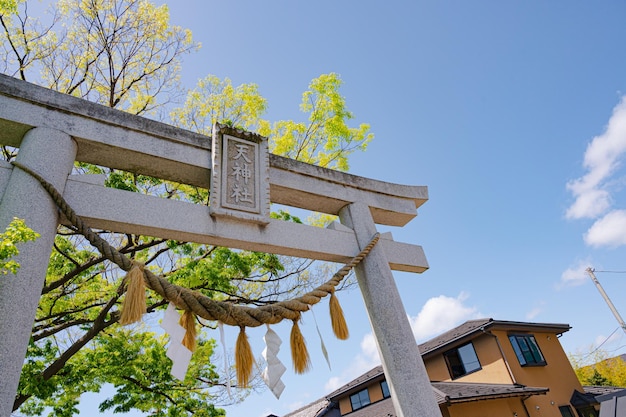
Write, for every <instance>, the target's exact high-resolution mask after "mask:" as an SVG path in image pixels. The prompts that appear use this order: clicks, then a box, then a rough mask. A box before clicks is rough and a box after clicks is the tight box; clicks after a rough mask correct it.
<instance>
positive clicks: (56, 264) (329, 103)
mask: <svg viewBox="0 0 626 417" xmlns="http://www.w3.org/2000/svg"><path fill="white" fill-rule="evenodd" d="M28 10H29V9H28V1H25V0H0V24H1V25H2V32H1V33H0V70H2V71H3V72H5V73H8V74H10V75H12V76H16V77H19V78H21V79H24V80H28V81H31V82H37V83H39V84H41V85H43V86H46V87H49V88H51V89H54V90H57V91H60V92H63V93H67V94H72V95H75V96H78V97H81V98H84V99H87V100H91V101H94V102H97V103H100V104H103V105H106V106H109V107H114V108H117V109H120V110H124V111H127V112H130V113H133V114H141V115H147V116H153V117H154V116H156V114H155V111H156V110H158V109H160V108H161V107H162V106H163V108H168V109H171V111H170V117H171V122H172V123H173V124H175V125H178V126H181V127H184V128H187V129H191V130H194V131H197V132H201V133H205V134H207V133H209V132H210V129H211V126H212V125H213V123H215V122H221V123H227V124H230V125H232V126H236V127H240V128H243V129H246V130H251V131H256V132H258V133H260V134H262V135H265V136H267V137H268V138H269V141H270V148H271V150H272V151H273V152H274V153H278V154H282V155H285V156H289V157H292V158H295V159H299V160H302V161H305V162H309V163H314V164H318V165H322V166H325V167H331V168H336V169H341V170H347V169H348V156H349V155H350V154H351V153H352V152H354V151H356V150H364V149H365V148H366V146H367V144H368V142H369V141H371V139H372V135H371V134H370V133H369V126H367V125H366V124H362V125H360V126H358V127H356V128H354V127H350V126H349V125H348V122H349V121H350V120H351V119H352V118H353V115H352V113H351V112H350V111H349V110H348V109H347V107H346V102H345V99H344V98H343V97H342V96H341V94H340V93H339V90H340V86H341V79H340V77H339V76H338V75H337V74H325V75H321V76H320V77H318V78H316V79H314V80H312V81H311V83H310V85H309V88H308V90H307V91H305V92H304V93H303V95H302V105H301V110H302V111H303V112H304V114H305V115H306V117H307V121H305V122H295V121H279V122H274V123H272V122H270V121H267V120H264V119H262V117H263V115H264V113H265V111H266V109H267V102H266V100H265V98H263V97H262V96H261V94H260V92H259V88H258V86H256V85H255V84H242V85H239V86H233V85H232V83H231V81H230V80H229V79H224V80H220V79H218V78H217V77H215V76H211V75H208V76H206V77H205V78H203V79H201V80H200V81H199V82H198V84H197V86H196V87H195V88H194V89H192V90H191V91H189V92H188V94H187V97H186V100H185V102H184V103H183V104H182V106H180V107H178V108H173V107H174V106H173V105H172V100H174V99H176V94H175V91H180V90H177V89H176V86H177V83H178V75H179V70H180V59H181V58H182V56H183V55H184V54H186V53H189V52H192V51H193V50H194V49H196V48H197V47H199V45H198V44H197V43H195V42H194V41H193V39H192V36H191V33H190V32H189V31H187V30H184V29H182V28H180V27H177V26H173V25H171V24H170V22H169V13H168V10H167V6H165V5H163V6H156V5H154V4H153V3H151V2H150V1H146V0H60V1H59V2H58V4H57V7H56V9H55V10H54V11H53V14H52V15H51V16H50V17H49V18H48V23H47V25H43V24H41V23H40V22H39V21H38V20H36V19H33V18H32V17H30V16H29V15H28ZM3 155H4V157H5V159H9V160H10V159H11V158H13V157H14V156H15V152H14V151H13V150H9V149H6V148H5V149H4V152H3ZM75 170H76V172H79V173H97V174H104V175H105V176H106V182H105V184H106V186H107V187H113V188H118V189H123V190H126V191H131V192H138V193H145V194H150V195H155V196H160V197H162V198H173V199H181V200H185V201H189V202H192V203H198V204H208V198H209V191H208V190H206V189H200V188H198V187H192V186H189V185H187V184H177V183H172V182H168V181H163V180H160V179H158V178H152V177H147V176H143V175H138V174H135V173H131V172H123V171H119V170H116V169H112V168H110V167H100V166H94V165H89V164H83V163H79V164H77V165H76V169H75ZM273 216H275V217H279V218H282V219H284V220H286V221H298V222H299V221H300V220H299V219H298V218H296V217H294V216H292V215H290V214H289V213H287V212H278V213H274V214H273ZM101 236H102V237H104V238H106V239H107V241H108V242H109V243H110V244H111V245H112V246H113V247H115V248H116V249H117V250H118V251H119V252H121V253H123V254H125V255H126V256H129V257H130V258H132V259H134V260H138V261H141V262H143V263H144V264H145V265H146V267H147V268H150V270H151V271H152V272H154V273H157V274H161V275H163V276H164V277H166V278H167V279H168V280H169V281H171V282H172V283H175V284H178V285H182V286H185V287H187V288H191V289H194V290H196V291H199V292H201V293H203V294H205V295H207V296H210V297H212V298H214V299H220V300H226V301H232V302H234V303H239V304H250V305H264V304H270V303H273V302H275V301H276V300H278V299H280V298H281V297H285V296H288V295H293V294H298V293H301V292H303V291H305V290H307V289H308V288H309V287H310V286H311V285H313V284H314V283H315V282H316V281H315V280H316V278H317V277H316V274H318V273H321V272H322V271H323V270H318V271H317V272H316V270H314V269H311V268H310V266H311V261H309V260H301V259H292V258H284V257H279V256H276V255H271V254H265V253H256V252H246V251H235V250H230V249H228V248H222V247H215V246H211V245H200V244H194V243H190V242H178V241H171V240H165V239H159V238H154V237H149V236H137V235H130V234H128V235H123V234H114V233H110V232H107V231H101ZM120 272H121V271H120V270H119V269H118V268H117V267H116V266H115V265H112V264H111V263H110V262H108V261H107V260H106V259H105V258H104V257H103V256H102V255H101V254H99V253H98V252H97V251H94V250H93V249H92V248H91V246H90V245H89V244H88V243H87V242H86V241H85V239H84V238H83V237H82V236H81V235H79V234H78V233H77V232H76V231H75V230H74V229H72V228H67V227H60V228H59V230H58V233H57V236H56V238H55V242H54V248H53V252H52V254H51V257H50V263H49V266H48V271H47V276H46V280H45V284H44V288H43V290H42V296H41V299H40V303H39V308H38V311H37V316H36V320H35V323H34V326H33V329H32V335H31V343H30V345H29V348H28V354H27V358H26V363H25V365H24V369H23V371H22V378H21V380H20V386H19V392H18V396H17V398H16V401H15V405H14V409H18V408H19V411H20V412H21V413H22V414H26V415H38V414H40V413H42V412H44V410H47V411H48V412H50V414H51V415H54V416H71V415H74V414H76V412H77V409H76V406H77V404H78V402H79V400H80V396H81V394H83V393H86V392H98V391H99V390H100V388H101V387H102V386H103V385H104V384H112V385H113V386H114V387H115V388H116V393H115V394H114V395H113V396H111V397H110V398H106V399H104V401H103V402H102V403H101V404H100V406H99V407H100V410H101V411H104V410H112V411H114V412H126V411H129V410H131V409H137V410H140V411H143V412H146V413H151V415H155V416H188V415H194V416H219V415H223V410H221V409H219V408H217V407H216V405H226V404H228V403H230V402H233V401H239V400H241V399H242V398H243V397H245V395H247V394H248V393H249V391H248V390H243V389H241V388H240V387H239V388H238V387H234V383H233V384H232V385H233V387H234V393H233V396H232V397H230V396H227V395H225V394H224V393H225V389H224V387H225V386H226V385H227V384H229V381H231V380H232V379H233V376H232V375H230V373H228V374H224V373H223V372H220V373H218V372H217V371H216V369H215V367H214V365H212V362H211V360H212V359H213V360H215V359H214V356H213V355H214V354H215V353H214V346H215V343H214V342H213V341H212V340H211V335H212V330H213V329H214V327H215V323H207V322H204V321H199V323H198V325H199V326H200V327H201V329H202V331H201V332H200V335H199V348H198V350H197V351H196V352H195V353H194V356H193V359H192V365H191V367H190V370H189V371H188V373H187V377H186V379H185V381H182V382H181V381H178V380H176V379H174V378H172V376H171V375H170V369H169V368H170V363H171V362H169V359H166V357H165V348H164V344H166V343H167V340H164V339H163V337H162V336H158V335H155V334H154V333H153V332H151V328H150V327H151V326H150V324H152V325H154V323H155V321H156V320H158V317H159V315H158V314H156V313H158V312H161V311H162V309H163V308H164V306H165V301H164V300H162V299H159V298H158V297H156V296H155V294H152V293H148V299H147V315H146V316H144V317H145V319H144V323H146V324H145V325H140V326H135V327H132V328H124V327H121V326H120V325H119V324H118V320H119V306H120V301H121V300H122V299H123V293H124V288H123V285H122V274H121V273H120ZM155 316H156V317H155ZM258 383H259V378H258V375H257V378H256V379H255V380H254V381H253V383H252V386H253V389H254V388H255V387H256V386H257V385H256V384H258Z"/></svg>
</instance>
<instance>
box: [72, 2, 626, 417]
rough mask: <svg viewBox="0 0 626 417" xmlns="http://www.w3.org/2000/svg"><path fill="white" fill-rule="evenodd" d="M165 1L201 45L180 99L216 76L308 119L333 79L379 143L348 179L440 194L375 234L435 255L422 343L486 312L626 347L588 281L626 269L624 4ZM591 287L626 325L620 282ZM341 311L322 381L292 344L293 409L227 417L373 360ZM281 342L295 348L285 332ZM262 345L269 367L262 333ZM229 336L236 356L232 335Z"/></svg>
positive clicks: (311, 332)
mask: <svg viewBox="0 0 626 417" xmlns="http://www.w3.org/2000/svg"><path fill="white" fill-rule="evenodd" d="M169 6H170V11H171V21H172V23H173V24H176V25H180V26H183V27H185V28H189V29H191V30H192V32H193V34H194V38H195V40H196V41H199V42H201V43H202V44H203V46H202V49H201V50H200V51H199V52H198V53H196V54H194V55H191V56H188V57H186V58H185V61H184V62H183V77H184V78H183V83H184V84H185V87H186V88H193V87H194V86H195V83H196V81H197V80H198V79H199V78H201V77H204V76H206V75H208V74H213V75H217V76H218V77H221V78H224V77H228V78H230V79H231V80H232V81H233V83H234V84H236V85H238V84H242V83H256V84H257V85H258V86H259V89H260V92H261V93H262V95H264V96H265V97H266V98H267V99H268V102H269V111H268V114H267V115H266V117H267V118H268V119H270V120H288V119H294V120H302V118H303V115H302V114H301V113H300V112H299V110H298V106H299V103H300V98H301V93H302V92H303V91H304V90H305V89H306V88H307V86H308V83H309V82H310V81H311V80H312V79H313V78H315V77H317V76H319V75H321V74H324V73H329V72H335V73H338V74H340V76H341V78H342V80H343V82H344V85H343V87H342V90H341V92H342V95H343V96H344V97H345V98H346V101H347V104H348V107H349V109H350V110H351V111H352V112H353V113H354V115H355V119H354V121H353V125H354V126H356V125H358V124H359V123H369V124H370V125H371V130H372V132H373V133H374V134H375V139H374V141H373V142H372V144H371V145H370V147H369V149H368V150H367V151H366V152H364V153H361V154H357V155H354V157H353V158H352V159H351V169H350V172H351V173H353V174H357V175H361V176H364V177H369V178H374V179H379V180H384V181H389V182H395V183H402V184H411V185H426V186H428V188H429V194H430V200H429V201H428V202H427V203H426V204H425V205H424V206H423V207H422V208H420V210H419V216H418V217H417V218H415V219H414V220H413V221H412V222H410V223H409V224H408V225H407V226H405V227H403V228H392V229H381V230H391V231H392V232H393V235H394V238H395V239H396V240H398V241H404V242H410V243H414V244H419V245H422V246H423V248H424V250H425V253H426V256H427V258H428V261H429V264H430V269H429V270H428V271H426V272H425V273H423V274H408V273H395V274H394V276H395V278H396V282H397V285H398V287H399V289H400V292H401V294H402V296H403V302H404V308H405V309H406V312H407V314H408V316H409V319H410V320H411V323H412V325H413V328H414V331H415V336H416V339H417V340H418V341H424V340H426V339H428V338H430V337H433V336H435V335H437V334H438V333H440V332H443V331H445V330H447V329H449V328H450V327H453V326H455V325H457V324H460V323H461V322H463V321H464V320H467V319H472V318H477V317H493V318H495V319H500V320H519V321H536V322H557V323H568V324H570V325H571V326H572V330H571V331H569V332H567V333H566V334H565V335H564V336H563V337H562V338H561V342H562V344H563V346H564V348H565V350H566V351H567V352H569V353H584V352H588V351H590V350H592V349H593V348H594V347H597V346H598V345H599V344H601V343H604V344H603V345H602V348H604V349H607V350H609V351H610V352H611V354H615V355H618V354H621V353H625V352H626V337H625V335H624V333H623V332H622V331H621V330H618V331H617V332H615V330H616V329H617V328H618V327H619V326H618V323H617V321H616V320H615V318H614V317H613V315H612V314H611V312H610V310H609V308H608V307H607V306H606V304H605V303H604V301H603V300H602V298H601V297H600V295H599V293H598V291H597V290H596V288H595V287H594V286H593V284H592V282H591V281H590V279H589V278H588V277H587V275H586V274H585V273H584V269H585V268H587V267H589V266H590V267H593V268H595V269H596V270H598V271H625V270H626V256H625V248H626V190H625V186H626V170H625V169H624V162H625V161H626V99H624V95H625V94H626V55H625V54H624V53H623V50H624V46H623V44H624V40H625V39H626V25H625V24H624V19H625V18H626V3H624V2H621V1H605V2H582V1H567V2H566V1H559V0H555V1H549V2H545V1H533V0H531V1H523V2H522V1H507V2H504V1H472V2H469V1H447V2H438V1H421V0H417V1H388V2H380V1H359V2H356V1H328V0H319V1H315V2H295V1H271V2H260V1H222V2H218V1H200V0H195V1H192V0H178V1H176V2H170V5H169ZM596 275H597V277H598V279H599V280H600V281H601V282H602V284H603V286H604V288H605V289H606V291H607V292H608V294H609V295H610V296H611V298H612V300H613V302H614V303H615V305H616V307H617V309H618V310H620V311H622V312H623V314H626V291H624V287H625V285H624V281H625V280H626V274H616V273H606V272H597V274H596ZM340 300H341V302H342V306H343V308H344V311H345V313H346V317H347V320H348V324H349V326H350V331H351V338H350V339H349V340H348V341H343V342H342V341H336V340H334V338H333V337H332V335H331V331H330V326H329V325H328V321H327V315H326V307H325V305H319V306H317V307H315V308H314V312H315V318H316V320H317V323H318V325H319V327H320V331H321V332H322V334H323V336H324V341H325V343H326V345H327V348H328V350H329V352H330V360H331V364H332V371H331V370H329V369H328V366H327V365H326V363H325V361H324V359H323V358H322V356H321V353H320V349H319V339H318V336H317V331H316V328H315V321H314V319H313V316H310V315H306V316H305V317H304V324H303V325H302V326H301V328H302V331H303V333H304V335H305V337H306V339H307V341H308V344H309V350H310V352H311V354H312V359H313V370H312V371H311V372H309V373H308V374H305V375H303V376H300V375H294V374H293V372H292V371H291V369H290V367H291V364H290V359H289V351H288V347H287V345H288V343H285V345H284V346H283V350H282V351H281V353H280V354H279V357H280V358H281V359H282V360H283V362H284V363H285V364H286V365H287V367H288V368H289V369H288V371H287V372H286V374H285V375H284V377H283V380H284V382H285V384H286V389H285V391H284V392H283V394H282V397H281V399H280V401H278V400H276V399H275V398H274V397H273V395H272V394H271V393H270V392H269V391H266V392H264V393H262V394H253V395H251V396H250V397H249V398H248V399H247V400H246V401H245V402H243V403H242V404H240V405H237V406H231V407H227V408H226V409H227V411H228V415H229V416H233V417H261V416H266V415H267V414H269V413H274V414H277V415H282V414H285V413H287V412H289V411H291V410H293V409H295V408H298V407H300V406H303V405H305V404H307V403H309V402H311V401H313V400H316V399H318V398H320V397H321V396H323V395H324V394H326V393H328V392H330V391H331V390H333V389H334V388H336V387H338V386H339V385H341V384H343V383H345V382H348V381H349V380H350V379H351V378H354V377H356V376H358V375H359V374H360V373H362V372H365V371H367V370H369V369H370V368H371V367H373V366H375V365H376V364H377V363H378V359H377V354H376V349H375V346H374V343H373V339H372V336H371V332H370V328H369V323H368V320H367V316H366V313H365V310H364V307H363V302H362V300H361V298H360V294H359V292H358V290H353V291H350V292H347V293H342V294H340ZM322 304H324V303H322ZM390 308H393V306H390ZM275 329H276V331H277V332H279V334H281V336H282V337H283V340H285V341H286V340H288V331H289V328H288V326H287V325H286V324H285V325H284V326H283V325H277V326H275ZM611 335H612V336H611ZM249 336H250V340H251V343H252V346H253V349H254V350H255V353H256V354H257V355H260V354H261V351H262V350H263V347H264V346H263V340H262V337H263V329H256V330H252V331H249ZM609 336H611V337H610V339H609ZM215 337H216V338H217V337H218V334H216V335H215ZM229 339H230V340H229V341H230V347H229V346H227V348H228V349H232V346H233V345H234V341H235V336H234V333H233V335H230V336H229ZM607 339H609V340H607ZM83 408H84V409H85V410H86V411H85V412H84V413H83V414H84V415H93V412H94V411H95V409H96V408H95V405H94V404H93V403H91V402H88V401H84V402H83Z"/></svg>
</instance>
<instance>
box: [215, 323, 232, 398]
mask: <svg viewBox="0 0 626 417" xmlns="http://www.w3.org/2000/svg"><path fill="white" fill-rule="evenodd" d="M217 327H218V328H219V329H220V343H221V344H222V351H223V352H224V375H226V391H228V398H232V394H231V392H230V367H229V366H228V353H227V352H226V337H225V336H224V323H222V322H221V321H218V322H217Z"/></svg>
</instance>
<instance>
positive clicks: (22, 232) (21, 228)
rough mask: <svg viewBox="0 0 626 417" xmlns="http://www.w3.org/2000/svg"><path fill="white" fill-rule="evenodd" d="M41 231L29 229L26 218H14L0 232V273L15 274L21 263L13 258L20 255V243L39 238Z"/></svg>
mask: <svg viewBox="0 0 626 417" xmlns="http://www.w3.org/2000/svg"><path fill="white" fill-rule="evenodd" d="M38 237H39V233H37V232H35V231H34V230H32V229H29V228H28V227H27V226H26V223H24V220H22V219H18V218H13V220H12V221H11V223H9V225H8V226H7V228H6V230H5V231H4V232H3V233H0V275H7V274H15V273H16V272H17V270H18V269H19V267H20V265H19V264H18V263H17V262H16V261H15V260H14V259H13V258H14V257H15V256H17V255H19V253H20V251H19V249H18V244H20V243H24V242H29V241H33V240H35V239H37V238H38Z"/></svg>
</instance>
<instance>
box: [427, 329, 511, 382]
mask: <svg viewBox="0 0 626 417" xmlns="http://www.w3.org/2000/svg"><path fill="white" fill-rule="evenodd" d="M472 343H473V344H474V350H476V356H478V361H479V362H480V366H481V367H482V369H481V370H479V371H476V372H472V373H470V374H468V375H464V376H462V377H460V378H456V379H454V381H459V382H460V381H462V382H487V383H498V384H512V383H513V380H512V379H511V376H510V374H509V371H508V369H507V367H506V363H505V362H504V360H503V359H502V354H501V353H500V348H499V347H498V343H497V342H496V339H495V338H494V337H493V336H489V335H483V336H480V337H478V338H476V339H474V340H472ZM424 364H425V365H426V370H427V372H428V376H429V378H430V380H431V381H452V378H451V377H450V371H449V370H448V366H447V365H446V360H445V359H444V357H443V352H441V353H438V354H437V355H435V356H434V357H432V358H428V359H426V360H425V361H424Z"/></svg>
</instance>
